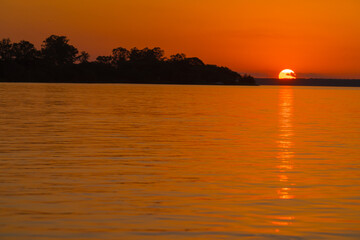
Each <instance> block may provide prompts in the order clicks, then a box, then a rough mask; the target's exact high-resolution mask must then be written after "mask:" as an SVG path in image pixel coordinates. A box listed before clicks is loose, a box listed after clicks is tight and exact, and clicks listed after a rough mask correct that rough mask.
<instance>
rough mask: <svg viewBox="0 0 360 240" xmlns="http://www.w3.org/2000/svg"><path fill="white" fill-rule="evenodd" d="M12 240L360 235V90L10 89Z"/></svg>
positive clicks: (2, 157)
mask: <svg viewBox="0 0 360 240" xmlns="http://www.w3.org/2000/svg"><path fill="white" fill-rule="evenodd" d="M0 96H1V98H0V133H1V137H0V163H1V164H0V238H1V239H74V240H75V239H76V240H78V239H129V240H132V239H360V147H359V146H360V110H359V109H360V89H359V88H330V87H328V88H326V87H287V86H281V87H236V86H176V85H126V84H108V85H100V84H93V85H91V84H29V83H27V84H23V83H1V84H0Z"/></svg>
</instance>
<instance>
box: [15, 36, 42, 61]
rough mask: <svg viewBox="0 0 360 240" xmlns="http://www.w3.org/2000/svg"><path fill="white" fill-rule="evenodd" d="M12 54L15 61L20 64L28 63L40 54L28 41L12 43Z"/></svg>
mask: <svg viewBox="0 0 360 240" xmlns="http://www.w3.org/2000/svg"><path fill="white" fill-rule="evenodd" d="M12 55H13V57H14V58H15V61H16V62H18V63H20V64H30V63H31V62H34V61H35V60H36V59H37V58H38V57H39V55H40V53H39V51H38V50H36V48H35V47H34V44H32V43H30V42H28V41H20V42H19V43H14V44H13V45H12Z"/></svg>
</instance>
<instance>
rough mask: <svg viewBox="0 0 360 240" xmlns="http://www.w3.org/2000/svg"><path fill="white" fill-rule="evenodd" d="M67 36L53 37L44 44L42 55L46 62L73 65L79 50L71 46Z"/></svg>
mask: <svg viewBox="0 0 360 240" xmlns="http://www.w3.org/2000/svg"><path fill="white" fill-rule="evenodd" d="M68 42H69V40H68V39H67V38H66V37H65V36H56V35H51V36H50V37H48V38H47V39H46V40H45V41H44V42H43V44H42V46H41V47H42V48H41V53H42V55H43V58H44V60H45V61H47V62H48V63H50V64H54V65H64V64H72V63H74V62H75V61H76V55H77V54H78V50H77V49H76V48H75V47H74V46H72V45H70V44H69V43H68Z"/></svg>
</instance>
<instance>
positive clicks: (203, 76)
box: [0, 35, 255, 85]
mask: <svg viewBox="0 0 360 240" xmlns="http://www.w3.org/2000/svg"><path fill="white" fill-rule="evenodd" d="M0 81H7V82H84V83H166V84H171V83H173V84H226V85H255V81H254V78H253V77H251V76H249V75H243V76H242V75H240V74H238V73H236V72H234V71H231V70H230V69H228V68H226V67H218V66H216V65H207V64H204V63H203V62H202V61H201V60H200V59H199V58H196V57H193V58H187V57H186V56H185V54H175V55H172V56H170V58H166V57H164V51H163V50H162V49H160V48H158V47H156V48H153V49H149V48H144V49H137V48H132V49H131V50H127V49H125V48H122V47H119V48H115V49H113V50H112V54H111V55H110V56H99V57H97V58H96V61H93V62H90V61H89V54H88V53H86V52H84V51H82V52H80V53H79V51H78V50H77V49H76V48H75V47H74V46H72V45H70V44H69V40H68V39H67V37H65V36H56V35H52V36H50V37H48V38H47V39H46V40H45V41H44V42H43V44H42V45H41V50H37V49H36V48H35V47H34V45H33V44H32V43H30V42H28V41H20V42H18V43H12V42H11V41H10V39H3V40H1V41H0Z"/></svg>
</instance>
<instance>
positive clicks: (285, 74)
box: [279, 69, 296, 79]
mask: <svg viewBox="0 0 360 240" xmlns="http://www.w3.org/2000/svg"><path fill="white" fill-rule="evenodd" d="M279 79H296V74H295V72H294V71H293V70H291V69H284V70H282V71H281V72H280V73H279Z"/></svg>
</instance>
